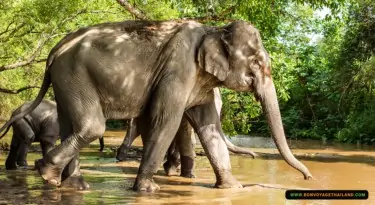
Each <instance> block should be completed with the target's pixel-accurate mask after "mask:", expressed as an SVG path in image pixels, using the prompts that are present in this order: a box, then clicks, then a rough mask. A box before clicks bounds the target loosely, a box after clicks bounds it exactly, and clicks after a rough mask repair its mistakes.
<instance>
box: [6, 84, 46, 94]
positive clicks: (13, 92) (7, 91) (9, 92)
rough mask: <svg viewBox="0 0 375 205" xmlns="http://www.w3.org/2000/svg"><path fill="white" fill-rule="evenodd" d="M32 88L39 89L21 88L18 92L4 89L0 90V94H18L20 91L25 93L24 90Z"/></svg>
mask: <svg viewBox="0 0 375 205" xmlns="http://www.w3.org/2000/svg"><path fill="white" fill-rule="evenodd" d="M32 88H40V87H39V86H33V85H32V86H25V87H23V88H20V89H18V90H10V89H5V88H0V92H1V93H7V94H18V93H20V92H22V91H25V90H28V89H32Z"/></svg>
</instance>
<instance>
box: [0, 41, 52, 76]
mask: <svg viewBox="0 0 375 205" xmlns="http://www.w3.org/2000/svg"><path fill="white" fill-rule="evenodd" d="M47 40H48V38H47V39H45V40H43V35H42V37H41V38H40V39H39V41H38V44H37V46H36V49H35V51H34V52H33V54H31V56H30V57H29V58H28V59H27V60H25V61H20V62H17V63H13V64H10V65H3V66H0V72H2V71H5V70H11V69H14V68H18V67H21V66H26V65H30V64H31V63H32V62H33V61H34V60H35V58H36V57H37V56H38V55H39V53H40V52H41V51H42V48H43V46H44V44H45V43H46V42H47Z"/></svg>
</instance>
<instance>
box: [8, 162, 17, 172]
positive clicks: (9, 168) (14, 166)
mask: <svg viewBox="0 0 375 205" xmlns="http://www.w3.org/2000/svg"><path fill="white" fill-rule="evenodd" d="M5 169H6V170H16V169H17V165H16V163H10V162H5Z"/></svg>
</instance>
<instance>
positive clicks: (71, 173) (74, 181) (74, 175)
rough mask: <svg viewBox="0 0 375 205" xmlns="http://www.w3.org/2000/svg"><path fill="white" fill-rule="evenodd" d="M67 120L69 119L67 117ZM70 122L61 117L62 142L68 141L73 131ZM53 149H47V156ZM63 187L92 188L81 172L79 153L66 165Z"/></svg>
mask: <svg viewBox="0 0 375 205" xmlns="http://www.w3.org/2000/svg"><path fill="white" fill-rule="evenodd" d="M66 118H67V117H66ZM67 122H68V121H67V120H65V119H64V118H63V116H62V117H61V121H60V122H59V124H60V136H61V142H64V141H66V140H67V136H68V135H69V131H70V130H72V125H71V124H70V123H67ZM50 144H51V143H46V145H50ZM50 149H52V147H51V148H48V147H47V149H46V151H47V152H46V154H47V153H48V152H49V151H50ZM61 181H62V186H67V187H74V188H76V189H77V190H85V189H89V188H90V186H89V184H88V183H86V182H85V181H84V179H83V177H82V175H81V171H80V163H79V153H78V154H77V155H75V156H74V157H73V159H72V160H71V161H70V162H69V163H68V164H67V165H66V167H65V168H64V170H63V172H62V176H61Z"/></svg>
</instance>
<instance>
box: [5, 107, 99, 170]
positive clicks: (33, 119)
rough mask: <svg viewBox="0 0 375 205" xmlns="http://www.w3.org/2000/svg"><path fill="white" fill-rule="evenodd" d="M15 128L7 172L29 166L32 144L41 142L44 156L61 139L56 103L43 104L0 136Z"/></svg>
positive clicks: (7, 160) (6, 166) (23, 108)
mask: <svg viewBox="0 0 375 205" xmlns="http://www.w3.org/2000/svg"><path fill="white" fill-rule="evenodd" d="M31 103H32V101H29V102H26V103H24V104H22V105H20V106H19V107H18V108H16V109H15V110H14V111H13V112H12V116H15V115H17V114H19V113H21V112H22V111H23V110H25V109H26V108H27V107H29V106H30V105H31ZM10 127H12V128H13V136H12V141H11V143H10V151H9V154H8V157H7V159H6V161H5V168H6V169H7V170H13V169H17V166H23V167H24V166H27V152H28V150H29V147H30V146H31V143H33V142H39V143H40V147H41V148H42V155H43V156H44V155H45V154H46V153H47V152H48V151H49V150H51V149H52V147H53V146H54V145H55V143H56V141H57V140H58V139H59V123H58V117H57V109H56V103H55V102H53V101H50V100H42V102H41V103H40V104H39V105H38V106H37V107H36V108H35V110H33V111H32V112H31V113H30V114H28V115H26V116H24V117H23V118H21V119H19V120H16V121H14V122H13V123H12V124H9V126H8V127H7V129H6V131H5V132H4V133H3V134H2V135H1V136H0V139H1V138H3V137H4V136H5V135H6V134H7V133H8V131H9V129H10ZM99 139H100V147H101V148H102V147H103V146H104V144H103V143H104V142H103V137H100V138H99Z"/></svg>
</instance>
